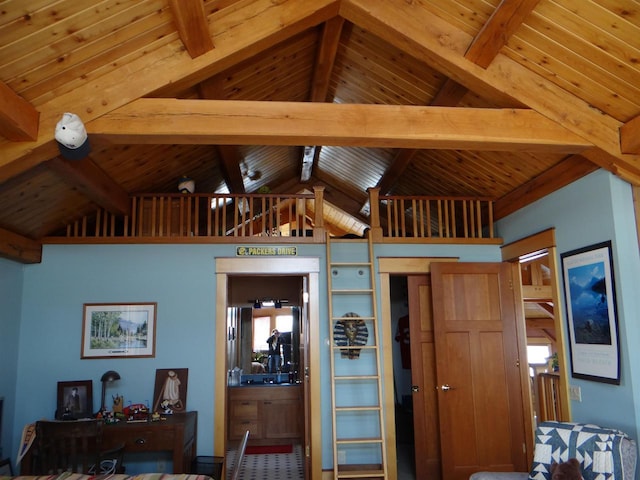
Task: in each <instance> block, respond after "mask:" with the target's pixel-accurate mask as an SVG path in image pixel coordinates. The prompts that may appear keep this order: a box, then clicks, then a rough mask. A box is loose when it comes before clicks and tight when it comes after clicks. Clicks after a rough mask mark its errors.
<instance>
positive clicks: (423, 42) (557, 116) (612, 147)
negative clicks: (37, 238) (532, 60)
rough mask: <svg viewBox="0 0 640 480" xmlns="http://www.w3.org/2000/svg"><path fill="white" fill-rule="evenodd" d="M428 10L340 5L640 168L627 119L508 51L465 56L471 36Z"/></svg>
mask: <svg viewBox="0 0 640 480" xmlns="http://www.w3.org/2000/svg"><path fill="white" fill-rule="evenodd" d="M424 13H425V9H424V8H423V7H422V5H421V2H407V1H405V0H387V1H385V2H371V1H370V0H343V1H342V2H341V4H340V15H341V16H343V17H345V19H346V20H348V21H350V22H353V23H355V24H356V25H358V26H359V27H361V28H364V29H367V30H369V31H370V32H371V33H372V34H374V35H377V36H378V37H380V38H381V39H383V40H385V41H387V42H389V43H390V44H392V45H394V46H396V47H397V48H400V49H402V50H403V51H404V52H406V53H407V54H410V55H414V56H415V57H416V58H421V59H423V60H424V61H425V62H427V63H428V64H429V65H431V66H432V67H433V68H435V69H437V70H438V71H440V72H442V73H443V74H445V75H447V76H448V77H450V78H452V79H453V80H454V81H456V82H458V83H460V84H462V85H464V86H465V87H467V88H468V89H470V90H472V91H474V92H476V93H477V94H479V95H481V96H486V97H488V98H494V99H503V100H505V101H517V102H520V103H521V104H523V105H526V106H528V107H529V108H533V109H534V110H536V111H537V112H539V113H540V114H542V115H544V116H546V117H547V118H549V119H550V120H553V121H555V122H557V123H558V125H562V126H563V127H565V128H567V129H569V130H571V131H572V132H574V133H575V134H577V135H580V136H581V137H582V138H584V139H585V140H586V141H589V142H591V143H593V144H594V145H596V146H597V147H598V148H599V149H601V150H603V151H605V152H607V153H609V154H610V155H611V156H612V157H615V159H616V161H615V163H614V164H613V167H614V169H615V170H613V169H612V170H610V171H613V172H614V173H616V171H623V172H629V173H631V172H636V173H637V172H640V156H638V155H626V154H623V153H622V152H621V150H620V137H619V129H620V126H621V122H619V121H618V120H616V119H615V118H613V117H611V116H608V115H604V114H603V113H602V112H601V111H599V110H597V109H594V108H593V106H592V105H590V104H589V103H588V102H586V101H584V100H582V99H580V98H578V97H577V96H575V95H573V94H571V93H570V92H568V91H566V90H565V89H563V88H561V87H560V86H558V85H556V84H554V83H553V82H552V81H551V80H547V79H546V78H544V77H542V76H541V75H538V74H536V73H534V72H532V71H531V70H529V69H528V68H527V67H526V66H525V65H520V64H519V63H517V62H516V61H515V60H512V59H510V58H508V57H507V56H506V55H501V54H499V55H498V56H497V57H496V58H495V59H494V61H493V62H492V63H491V65H489V67H488V68H487V69H483V68H482V67H480V66H479V65H476V64H474V63H473V62H470V61H469V60H467V59H466V58H464V51H465V50H466V46H468V45H469V44H470V42H471V38H470V36H469V35H468V34H466V33H465V32H463V31H461V30H460V29H457V28H455V27H454V26H452V25H451V24H449V23H447V22H446V21H444V20H442V19H439V18H437V17H436V16H435V15H434V16H431V17H429V21H428V22H427V21H425V18H424ZM443 39H446V40H447V41H446V42H445V41H443Z"/></svg>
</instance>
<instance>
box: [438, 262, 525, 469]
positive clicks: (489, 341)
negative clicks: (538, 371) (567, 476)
mask: <svg viewBox="0 0 640 480" xmlns="http://www.w3.org/2000/svg"><path fill="white" fill-rule="evenodd" d="M431 282H432V293H433V318H434V331H435V353H436V372H437V373H436V378H437V385H438V390H437V392H438V393H437V397H438V413H439V421H440V448H441V459H442V478H445V479H447V480H458V479H459V480H463V479H464V480H467V479H468V478H469V475H470V474H471V473H473V472H476V471H480V470H493V471H513V470H515V471H527V464H526V455H525V435H524V418H523V395H522V388H521V383H520V371H519V368H520V365H522V367H521V368H526V366H527V363H526V361H524V362H522V363H521V362H520V359H519V352H518V343H517V338H516V314H515V299H514V296H513V291H512V288H513V283H512V279H511V268H510V266H509V265H508V264H502V263H444V262H443V263H433V264H432V265H431Z"/></svg>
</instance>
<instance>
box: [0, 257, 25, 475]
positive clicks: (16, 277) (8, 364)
mask: <svg viewBox="0 0 640 480" xmlns="http://www.w3.org/2000/svg"><path fill="white" fill-rule="evenodd" d="M22 271H23V266H22V265H21V264H19V263H15V262H10V261H9V260H5V259H3V258H0V305H1V306H2V308H0V397H4V412H3V418H2V432H0V435H1V436H2V438H0V446H2V451H1V452H0V458H4V457H7V456H10V455H11V453H12V452H13V450H12V448H11V446H12V441H11V432H12V431H13V425H14V423H13V415H14V408H15V391H16V377H17V372H18V335H19V331H20V318H21V316H22V314H21V311H20V305H21V302H22V277H23V276H22ZM12 463H13V462H12Z"/></svg>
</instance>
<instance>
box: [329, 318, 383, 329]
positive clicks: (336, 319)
mask: <svg viewBox="0 0 640 480" xmlns="http://www.w3.org/2000/svg"><path fill="white" fill-rule="evenodd" d="M345 318H353V319H354V320H375V318H374V317H331V320H334V321H335V320H344V319H345ZM374 327H375V324H374Z"/></svg>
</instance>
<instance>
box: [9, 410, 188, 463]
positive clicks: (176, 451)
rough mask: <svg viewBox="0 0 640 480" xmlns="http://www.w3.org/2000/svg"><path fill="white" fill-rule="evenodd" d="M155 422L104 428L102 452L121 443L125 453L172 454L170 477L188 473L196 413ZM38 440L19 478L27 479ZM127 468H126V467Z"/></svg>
mask: <svg viewBox="0 0 640 480" xmlns="http://www.w3.org/2000/svg"><path fill="white" fill-rule="evenodd" d="M165 417H166V420H159V421H157V422H141V423H126V422H119V423H116V424H112V425H105V426H104V429H103V433H102V449H103V450H108V449H110V448H112V447H115V446H116V445H119V444H122V443H124V445H125V448H124V452H125V454H127V453H137V452H164V451H170V452H173V473H190V472H191V463H192V461H193V459H194V458H195V456H196V450H197V439H198V412H186V413H175V414H173V415H166V416H165ZM37 441H38V440H37V438H36V440H35V442H34V444H33V445H32V446H31V448H30V449H29V451H28V452H27V454H26V455H25V456H24V458H23V459H22V462H21V468H20V474H21V475H30V474H31V470H32V468H31V466H32V455H31V454H32V451H33V450H34V449H35V448H37V446H36V443H37ZM125 466H126V465H125Z"/></svg>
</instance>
